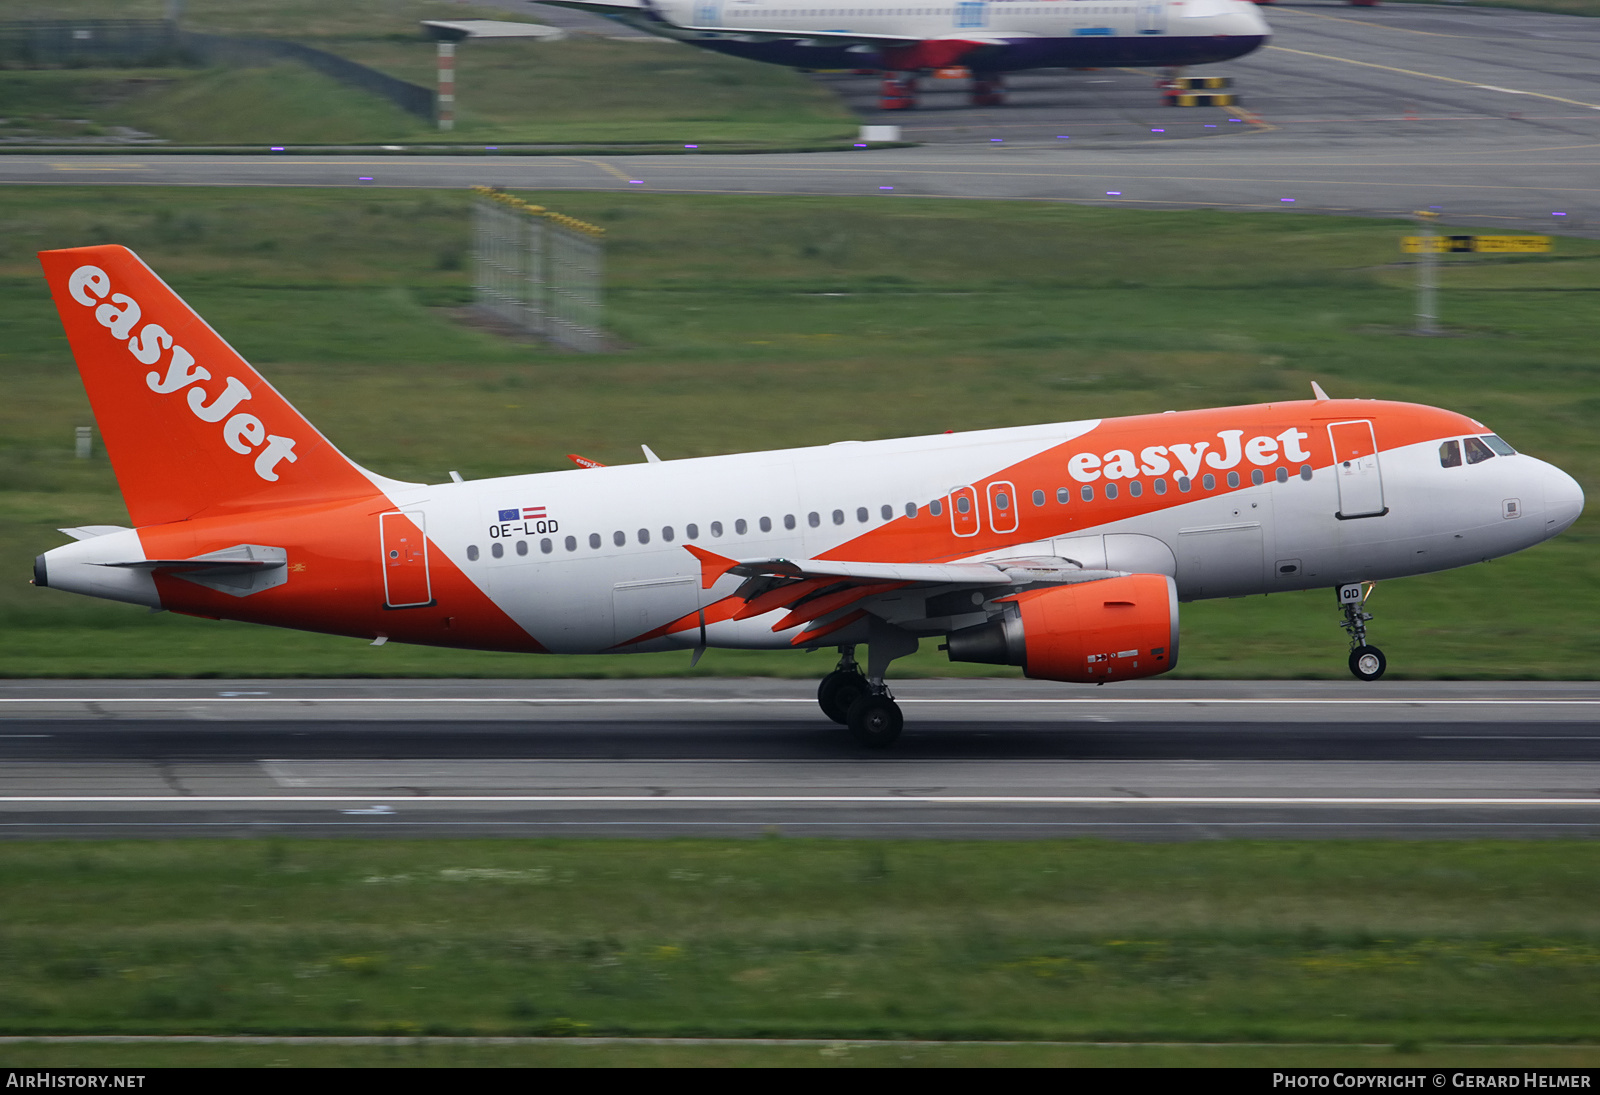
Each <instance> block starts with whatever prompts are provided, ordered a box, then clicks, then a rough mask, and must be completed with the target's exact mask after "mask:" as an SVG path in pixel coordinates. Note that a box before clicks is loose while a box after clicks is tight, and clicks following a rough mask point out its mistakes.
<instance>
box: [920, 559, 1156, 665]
mask: <svg viewBox="0 0 1600 1095" xmlns="http://www.w3.org/2000/svg"><path fill="white" fill-rule="evenodd" d="M1000 603H1002V604H1003V605H1005V606H1006V607H1005V609H1004V612H1003V614H1002V615H1001V616H1000V618H999V619H996V620H991V621H990V622H989V623H986V624H980V625H979V626H977V627H969V628H966V629H965V630H962V631H956V632H952V633H951V634H950V636H949V641H948V644H947V645H946V647H945V649H946V650H947V651H949V654H950V660H951V661H953V662H988V663H990V664H992V665H1020V666H1021V667H1022V670H1023V672H1024V673H1026V674H1027V675H1028V676H1030V677H1033V678H1036V679H1039V680H1047V681H1079V682H1084V683H1088V682H1094V683H1097V684H1098V683H1101V682H1104V681H1130V680H1135V679H1137V678H1139V677H1153V676H1155V675H1156V674H1157V673H1165V672H1166V671H1167V670H1169V669H1171V668H1172V667H1173V666H1175V665H1177V664H1178V587H1177V584H1176V583H1175V582H1173V580H1172V579H1171V578H1169V577H1168V576H1167V575H1165V574H1130V575H1127V576H1126V577H1122V578H1107V579H1105V580H1104V581H1099V582H1084V583H1082V584H1079V585H1066V586H1050V587H1047V588H1045V589H1030V590H1027V591H1025V592H1022V593H1015V594H1012V595H1011V596H1009V597H1002V598H1000Z"/></svg>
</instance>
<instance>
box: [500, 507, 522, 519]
mask: <svg viewBox="0 0 1600 1095" xmlns="http://www.w3.org/2000/svg"><path fill="white" fill-rule="evenodd" d="M521 519H522V510H521V509H503V510H501V511H500V520H502V521H518V520H521Z"/></svg>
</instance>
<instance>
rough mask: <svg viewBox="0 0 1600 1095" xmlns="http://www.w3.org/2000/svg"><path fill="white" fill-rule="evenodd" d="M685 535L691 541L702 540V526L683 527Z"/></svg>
mask: <svg viewBox="0 0 1600 1095" xmlns="http://www.w3.org/2000/svg"><path fill="white" fill-rule="evenodd" d="M683 534H684V535H685V536H687V537H688V538H689V539H691V540H698V539H700V526H699V525H684V526H683Z"/></svg>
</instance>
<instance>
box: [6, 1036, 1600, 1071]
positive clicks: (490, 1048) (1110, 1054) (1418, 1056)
mask: <svg viewBox="0 0 1600 1095" xmlns="http://www.w3.org/2000/svg"><path fill="white" fill-rule="evenodd" d="M5 1057H6V1063H7V1066H8V1067H10V1068H705V1067H711V1068H1261V1069H1265V1068H1367V1069H1394V1068H1407V1069H1411V1068H1511V1067H1522V1068H1527V1067H1533V1068H1563V1069H1577V1068H1589V1069H1592V1068H1594V1067H1595V1062H1596V1061H1600V1048H1596V1047H1594V1046H1577V1045H1575V1046H1527V1045H1507V1046H1454V1045H1452V1046H1423V1045H1419V1044H1413V1043H1407V1044H1405V1045H1403V1046H1252V1045H1214V1046H1197V1045H1186V1046H1149V1045H1144V1046H1141V1045H1134V1046H1106V1045H1079V1046H1057V1045H1040V1044H1027V1043H1024V1044H1020V1045H1019V1044H1015V1043H1013V1044H1009V1045H995V1044H993V1043H988V1044H984V1043H972V1042H943V1043H937V1044H927V1043H919V1044H912V1045H873V1044H870V1043H867V1042H865V1041H861V1040H857V1041H850V1040H830V1041H829V1042H828V1043H827V1044H825V1045H820V1046H819V1045H760V1044H749V1043H746V1044H735V1045H704V1044H694V1043H689V1044H677V1045H659V1044H657V1045H652V1044H641V1043H630V1042H602V1043H598V1044H592V1043H591V1044H577V1045H573V1044H567V1043H560V1042H553V1043H546V1044H535V1045H513V1046H505V1045H470V1044H466V1045H464V1044H459V1043H448V1042H447V1043H442V1044H441V1043H430V1042H424V1041H420V1040H417V1039H402V1040H400V1041H399V1043H398V1044H394V1045H380V1046H361V1045H356V1046H349V1045H331V1046H323V1045H311V1046H308V1045H301V1044H288V1045H285V1044H281V1043H280V1044H269V1045H215V1044H201V1045H184V1044H178V1045H82V1044H67V1045H59V1044H58V1045H49V1044H43V1043H37V1042H33V1043H29V1042H24V1043H21V1044H12V1045H7V1046H6V1047H5Z"/></svg>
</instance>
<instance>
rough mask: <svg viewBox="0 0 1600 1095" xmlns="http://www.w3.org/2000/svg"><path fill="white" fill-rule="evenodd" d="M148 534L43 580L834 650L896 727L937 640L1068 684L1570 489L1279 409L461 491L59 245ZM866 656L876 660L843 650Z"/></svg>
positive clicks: (1350, 624) (1527, 462)
mask: <svg viewBox="0 0 1600 1095" xmlns="http://www.w3.org/2000/svg"><path fill="white" fill-rule="evenodd" d="M40 258H41V261H42V262H43V264H44V269H45V274H46V278H47V280H48V281H49V285H50V291H51V294H52V296H53V297H54V299H55V303H56V307H57V309H58V310H59V311H60V313H61V319H62V323H63V325H64V326H65V328H66V332H67V338H68V341H69V343H70V345H71V348H72V352H73V355H74V357H75V358H76V360H77V363H78V369H79V372H80V374H81V375H82V378H83V382H84V386H85V387H86V389H87V390H88V395H89V401H90V404H91V406H92V408H93V410H94V414H95V418H96V420H97V422H98V424H99V426H100V429H101V432H102V435H103V437H104V439H105V444H106V450H107V453H108V455H109V456H110V458H111V462H112V466H113V468H114V470H115V471H116V475H117V481H118V484H119V485H120V487H121V489H122V493H123V497H124V499H125V500H126V502H127V507H128V512H129V514H130V515H131V517H132V520H133V522H134V525H135V526H137V527H135V528H121V527H115V526H107V525H91V526H87V527H83V528H77V529H65V530H63V531H64V532H66V533H67V534H69V535H71V536H73V537H74V538H75V540H76V542H74V543H70V544H66V545H64V546H61V547H57V548H55V549H53V550H50V551H47V552H45V553H44V554H43V555H41V556H39V557H38V559H37V560H36V562H35V565H34V584H35V585H38V586H48V587H52V588H56V589H61V590H67V591H70V592H74V593H82V594H87V595H89V596H94V597H103V598H108V599H111V600H117V601H127V602H131V603H133V604H139V605H147V606H149V607H151V608H156V609H168V610H171V611H174V612H181V613H185V614H188V615H193V616H202V617H210V618H220V619H235V620H247V621H252V622H256V623H263V624H273V625H276V626H280V627H292V628H300V629H304V630H310V631H321V632H328V633H332V634H338V635H350V636H357V637H361V638H365V639H369V640H371V641H374V642H386V641H390V640H394V641H399V642H410V643H423V644H431V645H437V646H457V647H469V648H476V649H485V650H512V651H526V652H529V653H565V654H584V653H601V652H618V651H624V652H626V651H647V650H666V649H672V648H679V649H693V650H695V651H696V655H695V656H696V658H698V656H699V652H702V651H704V650H705V649H706V648H707V647H713V646H715V647H743V648H775V647H776V648H793V647H798V648H804V649H815V648H818V647H823V646H830V647H837V648H838V649H839V652H840V655H841V658H840V662H839V665H838V667H837V668H836V669H835V670H834V671H833V672H832V673H830V674H828V676H827V677H826V678H824V679H823V682H822V684H821V686H820V687H819V690H818V700H819V702H820V704H821V706H822V709H823V711H824V712H825V713H826V714H827V715H828V716H829V717H830V718H833V719H834V720H835V721H838V722H841V723H843V724H845V725H847V726H848V727H849V729H850V731H851V733H852V734H853V735H854V736H855V738H856V739H857V740H858V741H860V742H862V743H863V744H865V745H869V746H883V745H887V744H889V743H891V742H893V741H894V740H895V738H896V737H897V736H898V735H899V732H900V729H901V716H900V710H899V708H898V706H897V705H896V704H895V702H894V699H893V697H892V695H891V694H890V692H889V689H888V687H887V685H886V683H885V675H886V673H887V670H888V667H889V664H890V663H891V662H892V661H893V660H894V659H896V658H898V657H901V656H904V655H906V654H909V653H911V652H912V651H914V650H915V649H916V648H917V645H918V643H919V641H920V640H922V639H924V638H933V639H937V640H942V642H943V644H944V647H945V648H947V649H948V652H949V655H950V657H951V658H952V659H955V660H963V661H973V662H988V663H994V664H1002V665H1017V666H1021V667H1022V668H1023V669H1024V671H1025V672H1026V673H1027V675H1028V676H1030V677H1036V678H1042V679H1046V680H1056V681H1085V682H1087V681H1094V682H1099V683H1104V682H1107V681H1119V680H1130V679H1134V678H1138V677H1148V676H1152V675H1154V674H1158V673H1163V672H1166V671H1167V670H1169V669H1171V668H1172V667H1173V665H1175V664H1176V662H1177V658H1178V604H1179V602H1180V601H1182V600H1193V599H1196V598H1206V597H1235V596H1241V595H1245V594H1259V593H1271V592H1275V591H1278V590H1292V589H1306V588H1311V587H1316V586H1322V587H1330V586H1331V587H1333V588H1335V589H1336V590H1338V591H1339V593H1340V600H1341V603H1343V604H1344V611H1345V626H1346V627H1347V629H1348V630H1349V631H1350V633H1351V647H1352V649H1351V654H1350V665H1351V669H1352V671H1353V672H1355V673H1356V675H1357V676H1359V677H1363V678H1366V679H1373V678H1376V677H1377V676H1380V675H1381V674H1382V672H1383V669H1384V659H1383V655H1382V654H1381V653H1380V652H1379V651H1378V650H1377V649H1376V648H1375V647H1372V646H1370V645H1368V644H1367V642H1366V623H1367V621H1368V620H1370V619H1371V617H1370V616H1369V615H1368V614H1367V613H1366V612H1365V611H1364V610H1363V606H1362V600H1363V586H1362V583H1363V582H1369V581H1372V580H1376V579H1381V578H1394V577H1400V576H1403V575H1409V574H1421V573H1425V572H1428V571H1435V570H1443V569H1446V568H1450V567H1457V566H1463V565H1465V564H1468V563H1474V562H1478V561H1480V560H1485V559H1489V558H1493V557H1495V556H1499V555H1506V554H1509V553H1511V552H1514V551H1519V550H1521V549H1523V548H1526V547H1529V546H1531V545H1533V544H1537V543H1539V542H1540V541H1543V540H1546V539H1548V538H1550V537H1552V536H1554V535H1556V534H1557V533H1559V532H1561V531H1562V530H1563V529H1565V528H1567V526H1569V525H1570V524H1571V523H1572V522H1573V521H1574V520H1576V519H1577V517H1578V515H1579V513H1580V511H1581V510H1582V508H1583V492H1582V490H1581V489H1580V488H1579V486H1578V484H1577V483H1576V482H1575V481H1574V480H1573V479H1572V477H1571V476H1569V475H1567V474H1566V473H1565V472H1563V471H1561V470H1560V469H1558V468H1556V467H1553V466H1552V465H1550V464H1547V463H1545V462H1543V461H1541V460H1537V459H1534V458H1533V457H1530V456H1526V455H1521V454H1519V453H1517V452H1516V451H1515V450H1513V449H1512V448H1511V446H1509V445H1508V444H1506V443H1505V442H1504V441H1502V440H1501V439H1500V438H1499V437H1497V436H1495V435H1494V434H1493V433H1491V432H1490V431H1489V429H1488V428H1487V427H1485V426H1484V425H1483V424H1481V423H1479V422H1475V421H1473V420H1472V419H1470V418H1467V417H1465V416H1463V415H1459V414H1455V413H1453V412H1451V411H1446V410H1439V409H1436V408H1433V407H1424V406H1417V405H1414V404H1405V403H1389V402H1381V401H1376V400H1359V399H1328V398H1327V397H1326V396H1324V395H1323V394H1322V393H1321V391H1320V390H1317V391H1316V392H1315V393H1314V394H1316V396H1317V398H1316V399H1312V400H1303V401H1291V402H1282V403H1267V404H1261V405H1256V406H1245V407H1225V408H1219V409H1213V410H1198V411H1184V412H1168V413H1166V414H1156V415H1140V416H1136V417H1130V418H1117V419H1105V420H1091V421H1080V422H1060V423H1049V424H1045V425H1036V426H1021V427H1016V428H1011V429H998V430H982V431H976V432H970V433H951V434H937V435H933V436H928V437H912V438H904V439H899V440H889V441H867V442H858V441H843V442H839V443H836V444H833V445H827V446H823V447H819V448H805V449H790V450H784V451H778V452H762V453H751V454H744V455H734V456H715V457H704V458H699V459H692V460H674V461H659V460H655V459H651V460H650V461H648V462H646V463H641V464H634V465H627V466H620V467H590V468H583V469H574V470H570V471H563V472H546V473H540V474H533V475H519V476H508V477H504V478H495V479H485V480H479V481H474V482H451V483H432V484H427V483H406V482H399V481H397V480H393V479H388V478H385V477H384V476H381V475H378V474H376V473H373V472H369V471H367V470H366V469H364V468H362V467H360V466H358V465H357V464H355V463H354V462H352V461H351V460H349V459H348V458H347V457H345V456H344V455H343V454H341V453H340V452H339V451H338V450H337V449H335V448H334V447H333V445H332V444H331V443H330V442H329V441H328V440H327V439H326V438H324V437H323V436H322V435H321V434H319V433H318V432H317V431H316V429H315V428H314V427H313V426H312V425H311V424H310V423H309V422H307V421H306V420H305V419H304V418H302V417H301V416H300V414H299V412H297V411H296V410H295V409H294V408H293V407H292V406H290V405H289V403H288V402H287V401H286V400H285V399H284V398H283V397H282V396H281V395H279V394H278V393H277V392H276V391H275V390H274V389H273V388H272V387H271V386H270V385H269V384H268V383H267V382H266V381H265V380H264V379H262V377H261V376H260V374H258V373H257V372H256V371H255V370H254V369H253V368H251V366H250V365H249V364H248V363H246V362H245V361H244V359H243V358H241V357H240V356H239V355H238V354H237V353H236V352H235V351H234V350H233V349H232V348H231V347H230V346H229V345H228V344H227V343H226V342H224V341H223V340H222V338H221V337H220V336H219V335H218V334H217V333H216V332H215V331H213V330H212V329H211V328H210V327H209V326H207V325H206V323H205V322H204V321H203V320H202V319H200V317H199V316H197V315H196V314H195V313H194V312H193V311H191V310H190V309H189V307H188V306H187V305H186V304H184V302H183V301H182V300H180V299H179V298H178V296H177V295H176V294H174V293H173V292H172V290H171V289H169V288H168V287H167V286H166V284H165V283H163V282H162V281H161V280H160V279H159V278H158V277H157V276H156V275H155V274H154V273H153V272H152V271H151V270H150V269H149V268H148V267H146V266H145V265H144V264H143V263H142V262H141V261H140V260H139V259H138V258H137V256H135V255H134V254H133V253H132V252H131V251H128V250H127V249H125V248H122V247H116V246H100V247H84V248H76V249H72V250H62V251H46V252H43V253H42V254H41V256H40ZM862 644H865V645H866V646H867V649H868V657H867V665H866V670H865V673H863V672H862V671H861V667H860V666H858V664H857V663H856V661H855V658H854V652H855V649H856V647H857V646H859V645H862Z"/></svg>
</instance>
